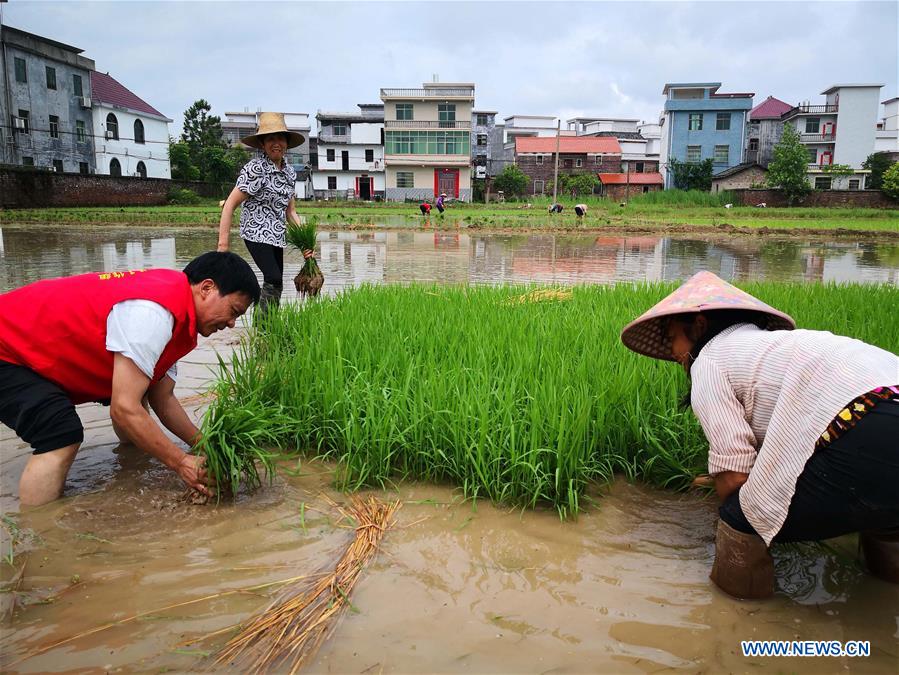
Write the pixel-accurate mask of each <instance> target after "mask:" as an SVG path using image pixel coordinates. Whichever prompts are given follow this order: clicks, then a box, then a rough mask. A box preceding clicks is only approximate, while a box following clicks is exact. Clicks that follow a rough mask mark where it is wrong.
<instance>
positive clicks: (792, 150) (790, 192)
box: [768, 124, 812, 205]
mask: <svg viewBox="0 0 899 675" xmlns="http://www.w3.org/2000/svg"><path fill="white" fill-rule="evenodd" d="M807 174H808V149H807V148H806V147H805V146H804V145H803V144H802V143H800V141H799V134H798V133H796V129H794V128H793V125H792V124H784V130H783V136H781V138H780V142H779V143H778V144H777V145H775V146H774V156H773V159H772V160H771V163H770V164H769V165H768V185H770V186H771V187H775V188H780V189H781V190H783V193H784V195H786V197H787V202H788V203H789V204H791V205H792V204H793V202H794V201H795V200H796V199H799V198H801V197H804V196H805V195H807V194H808V193H809V192H810V191H811V189H812V188H811V186H810V185H809V182H808V177H807Z"/></svg>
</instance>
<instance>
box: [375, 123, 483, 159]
mask: <svg viewBox="0 0 899 675" xmlns="http://www.w3.org/2000/svg"><path fill="white" fill-rule="evenodd" d="M385 136H386V139H385V140H386V143H385V144H384V152H385V153H387V154H388V155H468V154H470V153H469V146H470V145H471V133H469V132H468V131H418V130H413V129H409V130H406V131H388V132H387V133H386V134H385Z"/></svg>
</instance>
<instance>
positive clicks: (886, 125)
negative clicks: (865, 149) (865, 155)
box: [874, 96, 899, 152]
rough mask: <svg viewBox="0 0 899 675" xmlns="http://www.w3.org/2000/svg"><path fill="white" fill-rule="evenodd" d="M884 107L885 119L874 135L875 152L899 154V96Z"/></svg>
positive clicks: (885, 103)
mask: <svg viewBox="0 0 899 675" xmlns="http://www.w3.org/2000/svg"><path fill="white" fill-rule="evenodd" d="M882 105H883V117H882V118H881V120H880V122H878V123H877V130H876V132H875V134H874V152H899V96H897V97H895V98H891V99H889V100H887V101H884V102H883V104H882Z"/></svg>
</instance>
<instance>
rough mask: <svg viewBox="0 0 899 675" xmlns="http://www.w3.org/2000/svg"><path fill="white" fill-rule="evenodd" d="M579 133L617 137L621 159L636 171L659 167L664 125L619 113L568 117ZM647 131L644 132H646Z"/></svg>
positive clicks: (570, 127)
mask: <svg viewBox="0 0 899 675" xmlns="http://www.w3.org/2000/svg"><path fill="white" fill-rule="evenodd" d="M566 125H567V126H568V131H569V132H575V133H577V135H578V136H610V137H613V138H617V139H618V144H619V145H620V146H621V161H622V162H624V163H625V164H624V166H625V167H626V168H629V169H630V171H631V172H633V173H654V172H656V171H658V170H659V145H660V142H659V141H660V137H661V128H660V127H659V125H658V124H647V123H645V122H643V121H641V120H637V119H630V118H620V117H574V118H572V119H570V120H567V121H566ZM644 134H645V135H644Z"/></svg>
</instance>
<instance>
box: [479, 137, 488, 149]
mask: <svg viewBox="0 0 899 675" xmlns="http://www.w3.org/2000/svg"><path fill="white" fill-rule="evenodd" d="M478 145H479V146H480V147H484V146H485V145H487V134H478Z"/></svg>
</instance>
